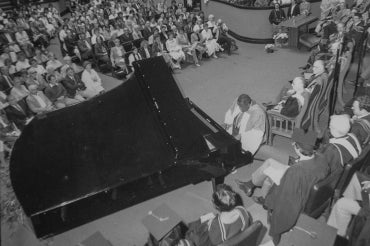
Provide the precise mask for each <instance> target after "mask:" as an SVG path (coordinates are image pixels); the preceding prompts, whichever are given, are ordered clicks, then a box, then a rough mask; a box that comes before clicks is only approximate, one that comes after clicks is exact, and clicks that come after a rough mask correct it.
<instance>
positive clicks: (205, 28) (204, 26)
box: [203, 23, 208, 31]
mask: <svg viewBox="0 0 370 246" xmlns="http://www.w3.org/2000/svg"><path fill="white" fill-rule="evenodd" d="M203 29H204V30H206V31H207V30H208V24H207V23H204V24H203Z"/></svg>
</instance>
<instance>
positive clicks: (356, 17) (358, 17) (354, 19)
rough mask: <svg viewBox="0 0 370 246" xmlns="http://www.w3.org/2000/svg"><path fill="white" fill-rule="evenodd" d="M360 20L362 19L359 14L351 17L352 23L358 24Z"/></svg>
mask: <svg viewBox="0 0 370 246" xmlns="http://www.w3.org/2000/svg"><path fill="white" fill-rule="evenodd" d="M361 18H362V16H361V14H360V13H356V14H355V15H354V16H353V21H354V22H355V23H358V22H360V21H361Z"/></svg>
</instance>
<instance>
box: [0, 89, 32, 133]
mask: <svg viewBox="0 0 370 246" xmlns="http://www.w3.org/2000/svg"><path fill="white" fill-rule="evenodd" d="M7 101H8V103H9V106H7V107H6V108H5V113H6V116H7V117H8V119H9V121H11V122H13V123H14V124H15V125H16V126H17V127H18V129H19V130H22V129H23V128H24V126H25V125H26V124H27V122H28V121H29V120H30V119H31V118H32V116H33V114H32V112H31V110H30V109H29V108H28V106H27V104H26V103H25V102H24V101H23V100H20V101H18V102H17V99H16V98H15V97H14V96H12V95H9V96H8V97H7Z"/></svg>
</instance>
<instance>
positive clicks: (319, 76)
mask: <svg viewBox="0 0 370 246" xmlns="http://www.w3.org/2000/svg"><path fill="white" fill-rule="evenodd" d="M312 70H313V73H312V76H311V78H310V79H309V80H308V81H309V84H308V85H307V87H306V90H307V91H308V92H310V93H311V94H314V90H315V92H316V93H318V92H319V91H320V89H321V88H322V87H323V86H324V85H325V84H326V83H327V81H328V74H327V72H326V69H325V63H324V61H323V60H317V61H315V62H314V64H313V66H312ZM315 88H317V89H315Z"/></svg>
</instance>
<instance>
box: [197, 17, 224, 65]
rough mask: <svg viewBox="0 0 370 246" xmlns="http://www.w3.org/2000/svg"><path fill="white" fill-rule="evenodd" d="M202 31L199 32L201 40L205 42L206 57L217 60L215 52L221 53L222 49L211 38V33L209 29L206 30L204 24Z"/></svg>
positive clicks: (206, 27)
mask: <svg viewBox="0 0 370 246" xmlns="http://www.w3.org/2000/svg"><path fill="white" fill-rule="evenodd" d="M203 27H204V29H203V31H202V32H201V35H202V39H204V40H205V45H206V47H207V54H208V56H213V57H214V58H217V56H216V52H217V51H220V50H221V51H223V50H224V49H223V48H221V46H220V45H219V44H218V43H217V41H216V39H214V37H213V33H212V31H211V29H209V28H208V25H207V24H204V26H203Z"/></svg>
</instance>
